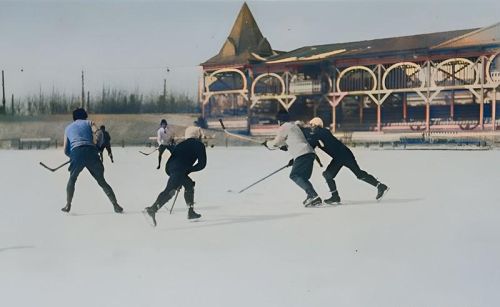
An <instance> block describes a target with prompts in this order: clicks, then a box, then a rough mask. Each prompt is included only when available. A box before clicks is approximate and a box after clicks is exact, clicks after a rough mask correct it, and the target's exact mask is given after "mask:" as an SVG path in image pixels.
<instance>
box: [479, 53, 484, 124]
mask: <svg viewBox="0 0 500 307" xmlns="http://www.w3.org/2000/svg"><path fill="white" fill-rule="evenodd" d="M480 82H481V95H480V97H481V98H480V100H479V127H480V128H481V130H484V87H483V85H484V57H482V59H481V75H480Z"/></svg>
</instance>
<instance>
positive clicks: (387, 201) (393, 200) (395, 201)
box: [340, 198, 424, 206]
mask: <svg viewBox="0 0 500 307" xmlns="http://www.w3.org/2000/svg"><path fill="white" fill-rule="evenodd" d="M422 200H424V199H423V198H389V199H382V200H380V201H378V200H374V199H371V200H346V201H343V202H342V205H340V206H358V205H382V206H383V205H384V204H396V205H397V204H410V203H414V202H419V201H422Z"/></svg>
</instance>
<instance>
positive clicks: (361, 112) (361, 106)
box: [359, 96, 363, 125]
mask: <svg viewBox="0 0 500 307" xmlns="http://www.w3.org/2000/svg"><path fill="white" fill-rule="evenodd" d="M359 99H360V100H359V124H360V125H361V124H363V96H359Z"/></svg>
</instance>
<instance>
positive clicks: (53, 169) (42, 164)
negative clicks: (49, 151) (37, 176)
mask: <svg viewBox="0 0 500 307" xmlns="http://www.w3.org/2000/svg"><path fill="white" fill-rule="evenodd" d="M69 162H70V161H69V160H68V161H66V162H64V163H63V164H61V165H59V166H58V167H55V168H51V167H48V166H47V165H45V164H44V163H43V162H40V165H41V166H43V167H45V168H46V169H48V170H49V171H51V172H55V171H57V170H58V169H60V168H61V167H63V166H65V165H66V164H68V163H69Z"/></svg>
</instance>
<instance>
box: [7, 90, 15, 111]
mask: <svg viewBox="0 0 500 307" xmlns="http://www.w3.org/2000/svg"><path fill="white" fill-rule="evenodd" d="M5 113H7V112H5ZM14 113H15V110H14V94H12V96H11V97H10V114H11V115H14Z"/></svg>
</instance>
